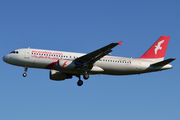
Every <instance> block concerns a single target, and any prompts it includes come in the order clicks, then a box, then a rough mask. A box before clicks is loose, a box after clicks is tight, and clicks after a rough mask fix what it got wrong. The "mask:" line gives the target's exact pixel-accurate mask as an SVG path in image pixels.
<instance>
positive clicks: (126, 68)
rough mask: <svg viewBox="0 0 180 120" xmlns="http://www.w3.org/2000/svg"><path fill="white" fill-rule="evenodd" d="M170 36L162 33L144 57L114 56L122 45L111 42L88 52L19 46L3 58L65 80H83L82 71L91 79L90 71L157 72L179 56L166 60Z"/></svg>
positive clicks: (92, 73) (104, 72)
mask: <svg viewBox="0 0 180 120" xmlns="http://www.w3.org/2000/svg"><path fill="white" fill-rule="evenodd" d="M169 39H170V36H161V37H160V38H159V39H158V40H157V41H156V42H155V43H154V44H153V45H152V46H151V47H150V48H149V49H148V50H147V51H146V52H145V53H144V54H143V55H142V56H141V57H139V58H136V59H135V58H125V57H117V56H110V55H111V54H110V53H111V52H112V48H114V47H115V46H117V45H121V43H122V41H120V42H118V43H111V44H109V45H107V46H105V47H102V48H100V49H98V50H95V51H93V52H91V53H88V54H83V53H75V52H65V51H53V50H42V49H31V48H24V49H17V50H14V51H12V52H11V53H10V54H7V55H5V56H4V57H3V61H4V62H6V63H9V64H12V65H16V66H21V67H24V68H25V70H24V71H25V72H24V73H23V76H24V77H26V76H27V69H28V68H41V69H49V70H50V75H49V76H50V79H51V80H55V81H63V80H65V79H71V78H72V77H73V76H76V77H78V78H79V80H78V82H77V85H78V86H81V85H82V84H83V81H82V80H81V75H83V78H84V79H85V80H87V79H88V78H89V77H90V75H94V74H106V75H132V74H142V73H148V72H156V71H161V70H166V69H171V68H172V65H170V64H169V63H170V62H172V61H173V60H175V58H169V59H166V60H164V56H165V52H166V49H167V46H168V42H169Z"/></svg>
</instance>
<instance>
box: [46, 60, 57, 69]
mask: <svg viewBox="0 0 180 120" xmlns="http://www.w3.org/2000/svg"><path fill="white" fill-rule="evenodd" d="M57 63H58V61H56V62H53V63H51V64H49V65H47V66H46V67H45V69H51V68H52V67H53V66H54V65H56V64H57Z"/></svg>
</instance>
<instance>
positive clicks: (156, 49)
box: [154, 40, 164, 54]
mask: <svg viewBox="0 0 180 120" xmlns="http://www.w3.org/2000/svg"><path fill="white" fill-rule="evenodd" d="M163 42H164V40H162V41H160V42H158V44H157V45H156V46H155V47H156V48H155V49H154V52H155V54H157V51H158V50H161V49H162V47H161V44H162V43H163Z"/></svg>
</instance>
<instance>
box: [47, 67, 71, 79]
mask: <svg viewBox="0 0 180 120" xmlns="http://www.w3.org/2000/svg"><path fill="white" fill-rule="evenodd" d="M49 77H50V79H51V80H55V81H62V80H65V79H71V78H72V74H67V73H63V72H59V71H56V70H51V71H50V73H49Z"/></svg>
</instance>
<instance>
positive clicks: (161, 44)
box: [139, 36, 170, 60]
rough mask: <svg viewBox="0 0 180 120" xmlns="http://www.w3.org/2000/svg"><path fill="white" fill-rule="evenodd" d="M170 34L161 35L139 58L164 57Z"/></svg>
mask: <svg viewBox="0 0 180 120" xmlns="http://www.w3.org/2000/svg"><path fill="white" fill-rule="evenodd" d="M169 38H170V36H161V37H160V38H159V39H158V40H157V41H156V42H155V43H154V44H153V45H152V46H151V47H150V48H149V49H148V50H147V51H146V52H145V53H144V54H143V55H142V56H141V57H140V58H139V59H162V60H163V59H164V56H165V53H166V49H167V46H168V42H169Z"/></svg>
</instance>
